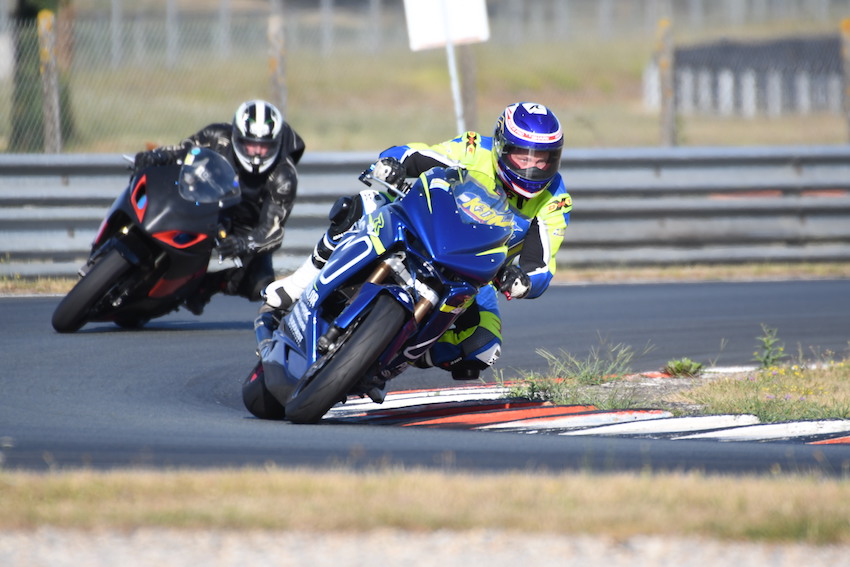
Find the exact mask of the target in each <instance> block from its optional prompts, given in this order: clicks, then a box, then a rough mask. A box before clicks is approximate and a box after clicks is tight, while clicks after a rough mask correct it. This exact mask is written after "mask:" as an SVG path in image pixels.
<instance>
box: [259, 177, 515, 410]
mask: <svg viewBox="0 0 850 567" xmlns="http://www.w3.org/2000/svg"><path fill="white" fill-rule="evenodd" d="M360 179H361V181H363V182H364V183H366V184H367V185H370V184H371V182H372V181H375V182H379V180H377V179H374V178H372V176H371V174H370V170H367V171H366V172H364V173H363V175H361V177H360ZM387 189H388V190H390V191H391V192H395V196H396V199H395V200H394V201H393V202H392V203H390V204H388V205H385V206H384V207H381V208H379V209H377V210H376V211H375V212H374V213H372V214H369V215H366V216H364V218H362V219H361V220H360V221H359V222H358V224H357V225H355V227H354V228H353V229H352V232H351V234H350V235H349V236H347V237H346V238H345V240H343V241H342V242H341V243H340V245H339V246H338V247H337V248H336V250H334V252H333V254H332V255H331V257H330V259H329V260H328V262H327V264H326V265H325V267H324V268H323V269H322V271H321V272H319V274H318V276H317V277H316V279H315V280H314V282H313V285H312V286H309V287H308V288H307V289H306V290H305V291H304V293H303V294H302V296H301V298H300V300H299V301H298V302H297V303H296V304H295V306H294V307H293V309H292V310H291V311H290V312H289V313H288V314H286V316H285V317H283V318H282V319H281V321H280V322H279V325H276V324H275V323H276V322H275V321H274V320H273V315H272V314H271V313H265V314H261V315H260V316H259V317H258V318H257V320H256V322H255V330H256V334H257V341H258V345H259V349H258V354H259V356H260V361H259V363H258V364H257V365H256V367H255V368H254V370H253V371H252V372H251V373H250V374H249V376H248V377H247V378H246V379H245V382H244V383H243V387H242V396H243V401H244V403H245V407H246V408H247V409H248V411H250V412H251V413H252V414H253V415H254V416H256V417H259V418H262V419H278V420H280V419H286V420H289V421H291V422H293V423H315V422H317V421H319V420H320V419H321V418H322V416H324V415H325V413H327V411H328V410H330V409H331V407H333V406H334V405H335V404H337V403H340V402H343V403H344V402H345V401H346V400H347V399H348V397H349V396H358V397H365V396H369V397H370V398H372V399H373V400H374V401H376V402H382V401H383V399H384V398H383V396H384V391H385V389H386V382H387V381H388V380H390V379H392V378H395V377H396V376H398V375H399V374H401V373H402V372H403V371H404V370H405V369H407V368H409V367H410V366H411V365H412V364H414V363H415V362H416V361H417V360H418V359H419V358H420V357H422V356H423V355H424V354H425V353H426V352H427V351H428V349H429V348H431V346H432V345H433V344H434V343H435V342H436V341H437V339H439V338H440V336H442V335H443V333H445V332H446V331H447V330H448V329H449V328H450V327H451V326H452V324H453V323H454V322H455V320H456V319H457V318H458V317H459V316H460V315H461V314H462V313H463V312H464V311H465V310H466V309H467V308H468V307H469V306H470V305H472V303H473V302H474V300H475V296H476V294H477V293H478V290H479V289H480V288H481V287H482V286H486V285H488V284H489V283H490V282H492V281H493V280H494V279H495V277H496V274H497V273H498V271H499V269H500V268H501V267H502V265H503V263H504V262H505V259H506V256H507V242H508V239H509V238H510V236H511V233H512V230H513V213H512V212H511V211H510V209H509V208H508V205H507V202H506V199H505V196H504V194H502V193H498V192H496V191H494V190H489V189H487V188H485V187H484V186H483V185H482V184H481V183H479V182H478V181H477V180H476V179H475V177H474V175H473V174H471V173H470V172H467V171H465V170H459V169H443V168H435V169H432V170H431V171H429V172H427V173H425V174H423V175H422V176H421V177H420V178H419V179H417V180H416V182H415V183H414V184H413V185H412V187H410V188H409V190H407V191H401V190H398V189H396V188H395V187H392V186H389V185H387Z"/></svg>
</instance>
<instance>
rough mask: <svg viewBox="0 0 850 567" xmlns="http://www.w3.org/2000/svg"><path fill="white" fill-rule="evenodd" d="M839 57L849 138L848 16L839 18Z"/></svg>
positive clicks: (849, 49) (849, 23)
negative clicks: (841, 64)
mask: <svg viewBox="0 0 850 567" xmlns="http://www.w3.org/2000/svg"><path fill="white" fill-rule="evenodd" d="M841 59H842V61H843V63H844V97H843V108H844V120H845V121H846V122H847V132H848V140H850V18H845V19H843V20H841Z"/></svg>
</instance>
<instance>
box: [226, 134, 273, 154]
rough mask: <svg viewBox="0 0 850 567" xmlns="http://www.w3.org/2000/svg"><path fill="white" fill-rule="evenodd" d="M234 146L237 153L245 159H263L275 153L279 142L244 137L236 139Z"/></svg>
mask: <svg viewBox="0 0 850 567" xmlns="http://www.w3.org/2000/svg"><path fill="white" fill-rule="evenodd" d="M236 145H237V148H238V149H239V152H240V153H241V154H242V155H243V156H245V157H247V158H249V159H250V158H254V157H259V158H260V159H265V158H268V157H271V156H273V155H274V154H275V153H277V148H278V146H279V145H280V140H278V139H272V140H258V139H256V138H246V137H244V136H237V137H236Z"/></svg>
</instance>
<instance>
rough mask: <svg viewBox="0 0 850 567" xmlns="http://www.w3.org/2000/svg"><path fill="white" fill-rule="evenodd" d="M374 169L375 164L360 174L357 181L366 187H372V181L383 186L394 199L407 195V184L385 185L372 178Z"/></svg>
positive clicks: (408, 186)
mask: <svg viewBox="0 0 850 567" xmlns="http://www.w3.org/2000/svg"><path fill="white" fill-rule="evenodd" d="M374 169H375V164H372V165H370V166H369V168H368V169H367V170H366V171H364V172H363V173H361V174H360V177H358V178H357V179H359V180H360V182H361V183H363V184H365V185H366V186H367V187H371V186H372V181H374V182H376V183H378V184H379V185H383V186H384V187H386V189H387V191H389V193H390V194H391V195H394V196H395V197H398V198H401V197H404V196H405V195H407V192H408V191H410V184H409V183H407V182H402V183H400V184H399V185H397V186H396V185H393V184H392V183H387V182H386V181H384V180H383V179H378V178H377V177H373V176H372V171H374Z"/></svg>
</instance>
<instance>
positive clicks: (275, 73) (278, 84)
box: [266, 0, 288, 117]
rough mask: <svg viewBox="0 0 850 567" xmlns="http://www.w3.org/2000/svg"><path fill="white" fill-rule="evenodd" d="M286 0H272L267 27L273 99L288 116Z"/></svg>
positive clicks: (284, 114)
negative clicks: (285, 30)
mask: <svg viewBox="0 0 850 567" xmlns="http://www.w3.org/2000/svg"><path fill="white" fill-rule="evenodd" d="M285 11H286V10H285V8H284V0H273V1H272V14H271V16H270V17H269V24H268V29H267V32H266V33H267V34H268V40H269V69H270V70H271V89H272V100H273V101H274V103H275V104H276V106H277V107H278V108H279V109H280V111H281V112H282V113H283V116H284V117H286V112H287V108H286V104H287V94H288V93H287V91H286V36H285V34H284V29H285V19H284V14H285Z"/></svg>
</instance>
